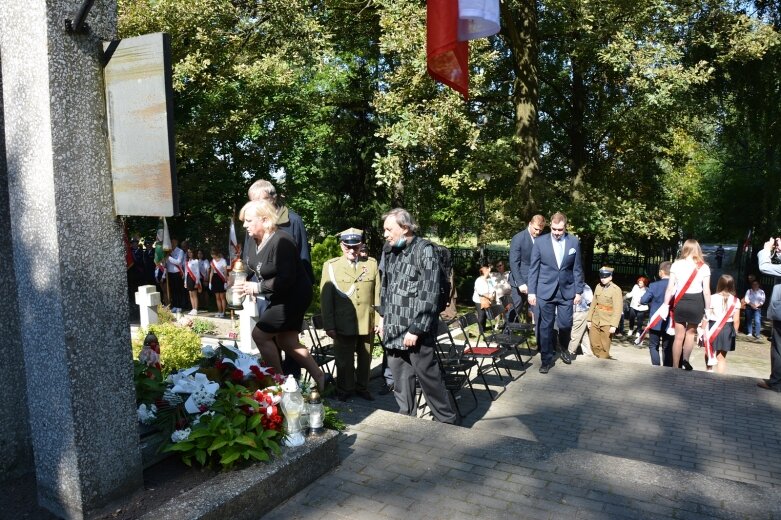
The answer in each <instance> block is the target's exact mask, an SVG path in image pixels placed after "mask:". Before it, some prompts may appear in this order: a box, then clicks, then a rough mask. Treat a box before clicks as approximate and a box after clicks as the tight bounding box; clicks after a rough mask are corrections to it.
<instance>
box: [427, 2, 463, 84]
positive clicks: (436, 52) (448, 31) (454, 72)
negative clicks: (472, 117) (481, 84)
mask: <svg viewBox="0 0 781 520" xmlns="http://www.w3.org/2000/svg"><path fill="white" fill-rule="evenodd" d="M426 31H427V32H426V64H427V65H428V73H429V75H430V76H431V77H432V78H434V80H436V81H439V82H441V83H444V84H445V85H447V86H448V87H450V88H452V89H453V90H456V91H457V92H460V93H461V94H462V95H463V96H464V99H468V98H469V43H468V42H460V41H458V0H428V2H427V6H426Z"/></svg>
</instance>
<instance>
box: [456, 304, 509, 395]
mask: <svg viewBox="0 0 781 520" xmlns="http://www.w3.org/2000/svg"><path fill="white" fill-rule="evenodd" d="M458 324H459V327H460V328H461V335H462V336H463V341H464V355H466V356H469V357H471V358H473V359H475V360H476V361H477V373H478V374H479V375H480V377H481V378H482V380H483V384H485V387H486V389H488V381H487V380H486V378H485V365H486V363H490V367H491V368H493V370H494V372H495V373H496V375H497V376H498V377H499V379H500V380H501V381H504V378H503V377H502V374H501V372H500V371H499V364H500V363H501V362H502V360H503V359H504V358H505V357H506V356H507V355H508V354H509V353H510V352H509V351H508V350H507V349H505V348H504V347H501V346H490V345H488V343H487V342H486V340H485V333H484V331H483V328H482V327H481V326H480V322H479V320H478V319H477V313H476V312H470V313H468V314H465V315H463V316H461V317H460V318H458ZM471 325H477V330H478V333H477V339H476V340H475V345H474V346H473V345H472V342H471V340H470V339H469V333H468V331H467V329H468V328H469V327H470V326H471ZM481 340H482V342H483V343H484V344H485V345H486V346H484V347H482V346H480V341H481ZM504 369H505V370H506V371H507V376H508V377H509V378H510V379H512V373H511V372H510V369H509V368H507V366H506V365H505V366H504ZM488 392H489V395H491V399H494V396H493V394H491V392H490V389H489V391H488Z"/></svg>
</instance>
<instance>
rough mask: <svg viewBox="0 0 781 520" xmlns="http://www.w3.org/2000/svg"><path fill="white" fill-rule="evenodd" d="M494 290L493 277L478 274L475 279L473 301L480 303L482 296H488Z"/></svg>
mask: <svg viewBox="0 0 781 520" xmlns="http://www.w3.org/2000/svg"><path fill="white" fill-rule="evenodd" d="M492 292H493V289H492V288H491V279H490V278H486V277H485V276H478V277H477V279H476V280H475V292H474V293H472V301H473V302H475V303H480V296H488V295H489V294H490V293H492Z"/></svg>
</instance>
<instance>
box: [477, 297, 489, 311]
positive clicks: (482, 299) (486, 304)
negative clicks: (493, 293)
mask: <svg viewBox="0 0 781 520" xmlns="http://www.w3.org/2000/svg"><path fill="white" fill-rule="evenodd" d="M490 306H491V298H489V297H488V296H481V297H480V308H481V309H487V308H489V307H490Z"/></svg>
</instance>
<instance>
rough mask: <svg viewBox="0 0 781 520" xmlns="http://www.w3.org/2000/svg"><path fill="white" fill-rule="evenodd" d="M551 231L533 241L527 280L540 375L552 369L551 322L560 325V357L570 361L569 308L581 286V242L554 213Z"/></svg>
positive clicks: (570, 324)
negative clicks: (535, 319) (534, 317)
mask: <svg viewBox="0 0 781 520" xmlns="http://www.w3.org/2000/svg"><path fill="white" fill-rule="evenodd" d="M550 229H551V232H550V234H548V235H543V236H541V237H539V238H538V239H537V240H535V241H534V247H533V248H532V256H531V264H530V266H529V279H528V290H529V305H537V315H538V316H539V323H538V325H537V328H538V332H537V333H538V337H539V340H538V341H539V349H540V357H541V358H542V365H541V366H540V373H542V374H547V373H548V371H549V370H550V369H551V367H552V366H553V356H554V353H555V345H554V332H553V327H554V322H555V323H558V326H559V345H561V347H560V349H559V350H560V353H559V357H561V360H562V361H563V362H564V363H566V364H568V365H569V364H570V362H571V358H570V356H569V353H568V352H567V345H568V344H569V339H570V338H569V336H570V331H571V330H572V307H573V305H577V304H578V303H580V298H581V294H582V293H583V284H584V280H583V266H582V265H581V259H580V241H579V240H578V239H577V237H575V236H574V235H570V234H569V233H567V216H566V215H564V213H560V212H557V213H554V214H553V216H551V219H550Z"/></svg>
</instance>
